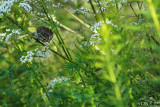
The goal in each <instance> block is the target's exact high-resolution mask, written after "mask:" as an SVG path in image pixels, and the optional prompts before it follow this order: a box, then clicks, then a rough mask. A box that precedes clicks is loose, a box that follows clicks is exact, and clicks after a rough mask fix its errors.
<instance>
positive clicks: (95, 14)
mask: <svg viewBox="0 0 160 107" xmlns="http://www.w3.org/2000/svg"><path fill="white" fill-rule="evenodd" d="M88 2H89V3H90V5H91V7H92V10H93V13H94V16H95V18H96V21H97V22H98V21H99V20H98V17H97V13H96V9H95V8H94V6H93V3H92V0H89V1H88Z"/></svg>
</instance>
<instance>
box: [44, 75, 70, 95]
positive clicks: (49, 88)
mask: <svg viewBox="0 0 160 107" xmlns="http://www.w3.org/2000/svg"><path fill="white" fill-rule="evenodd" d="M68 80H70V79H69V78H65V77H61V78H58V79H57V78H55V79H54V80H51V82H50V84H49V85H48V86H47V89H48V92H47V93H44V95H43V97H46V94H49V93H51V92H53V88H54V86H55V84H56V83H62V82H65V81H68Z"/></svg>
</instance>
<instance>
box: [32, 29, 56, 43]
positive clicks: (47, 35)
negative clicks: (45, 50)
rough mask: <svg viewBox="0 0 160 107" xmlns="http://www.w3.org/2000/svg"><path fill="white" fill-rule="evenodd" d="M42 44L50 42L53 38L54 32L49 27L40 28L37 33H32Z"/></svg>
mask: <svg viewBox="0 0 160 107" xmlns="http://www.w3.org/2000/svg"><path fill="white" fill-rule="evenodd" d="M31 34H32V35H33V36H35V37H36V38H37V40H39V41H41V42H50V40H51V39H52V38H53V32H52V30H50V29H49V28H47V27H44V26H40V27H38V28H37V30H36V32H33V33H31Z"/></svg>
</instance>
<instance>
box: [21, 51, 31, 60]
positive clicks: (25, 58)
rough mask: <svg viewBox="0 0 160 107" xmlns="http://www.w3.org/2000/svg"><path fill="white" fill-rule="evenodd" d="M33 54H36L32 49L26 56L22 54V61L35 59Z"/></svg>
mask: <svg viewBox="0 0 160 107" xmlns="http://www.w3.org/2000/svg"><path fill="white" fill-rule="evenodd" d="M33 55H34V53H33V52H32V51H28V52H27V55H26V56H22V57H21V58H20V61H21V62H22V63H26V62H27V61H28V62H31V61H32V60H33Z"/></svg>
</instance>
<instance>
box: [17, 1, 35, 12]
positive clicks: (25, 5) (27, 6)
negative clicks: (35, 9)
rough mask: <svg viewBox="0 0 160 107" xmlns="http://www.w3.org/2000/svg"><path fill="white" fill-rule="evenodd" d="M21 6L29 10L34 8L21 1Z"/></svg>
mask: <svg viewBox="0 0 160 107" xmlns="http://www.w3.org/2000/svg"><path fill="white" fill-rule="evenodd" d="M19 7H23V8H24V9H25V10H26V11H27V12H30V11H31V10H32V7H31V6H30V5H29V4H27V3H19Z"/></svg>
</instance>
